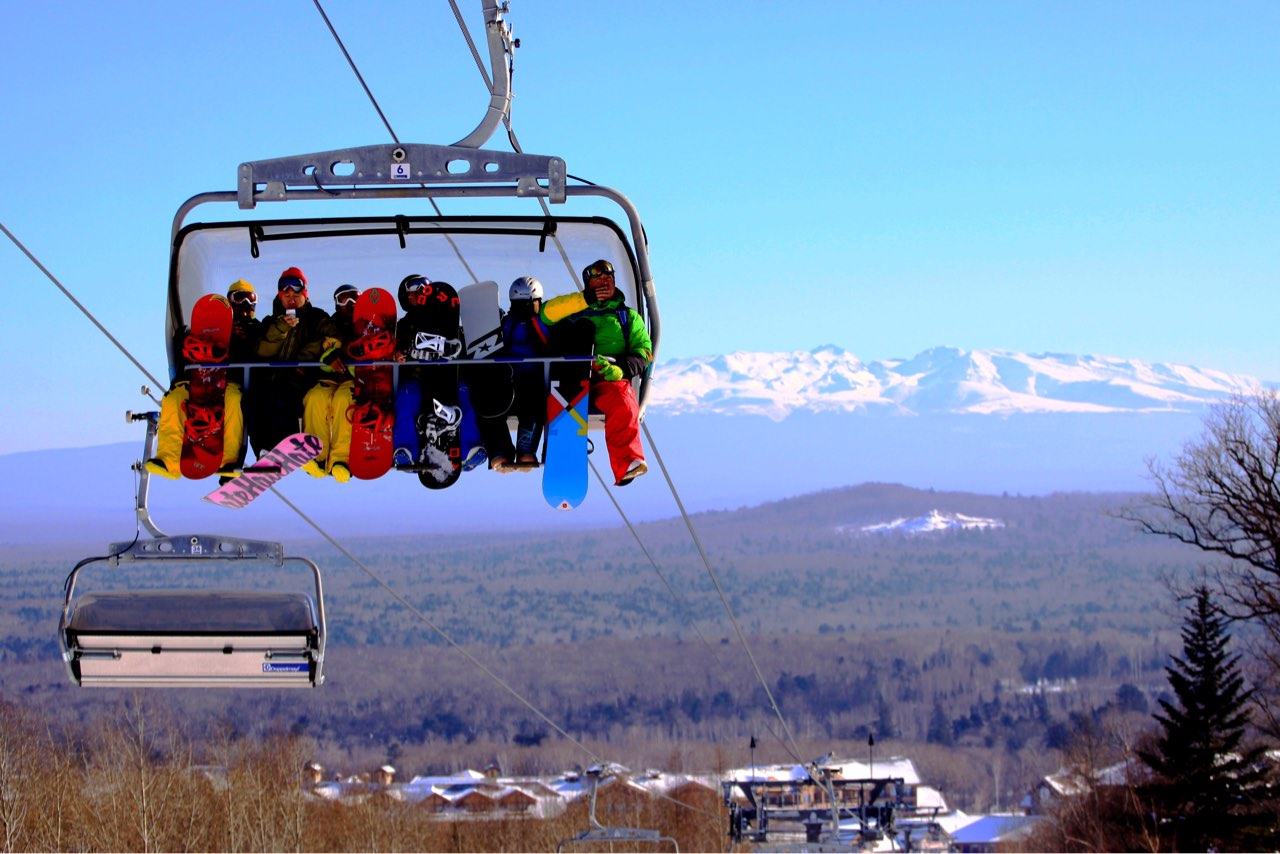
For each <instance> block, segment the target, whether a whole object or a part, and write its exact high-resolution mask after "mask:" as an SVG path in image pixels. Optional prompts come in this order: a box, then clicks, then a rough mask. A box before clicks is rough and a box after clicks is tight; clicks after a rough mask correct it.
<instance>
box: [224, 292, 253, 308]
mask: <svg viewBox="0 0 1280 854" xmlns="http://www.w3.org/2000/svg"><path fill="white" fill-rule="evenodd" d="M227 299H229V300H231V304H232V305H257V304H258V295H257V294H255V293H254V292H253V291H232V292H231V293H229V294H227Z"/></svg>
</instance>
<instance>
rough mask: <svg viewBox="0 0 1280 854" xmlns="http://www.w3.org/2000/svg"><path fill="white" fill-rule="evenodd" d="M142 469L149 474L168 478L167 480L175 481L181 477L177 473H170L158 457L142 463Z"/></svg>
mask: <svg viewBox="0 0 1280 854" xmlns="http://www.w3.org/2000/svg"><path fill="white" fill-rule="evenodd" d="M142 467H143V468H145V469H146V470H147V471H148V472H149V473H150V474H158V475H160V476H161V477H167V478H169V480H177V479H178V478H180V477H182V475H181V474H179V473H178V472H176V471H170V470H169V467H168V466H167V465H165V462H164V460H162V459H160V458H159V457H152V458H151V459H149V460H147V461H146V462H145V463H143V464H142Z"/></svg>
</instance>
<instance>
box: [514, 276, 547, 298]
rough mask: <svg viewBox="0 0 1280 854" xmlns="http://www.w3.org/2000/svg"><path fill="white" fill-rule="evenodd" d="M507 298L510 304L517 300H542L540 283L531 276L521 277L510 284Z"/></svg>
mask: <svg viewBox="0 0 1280 854" xmlns="http://www.w3.org/2000/svg"><path fill="white" fill-rule="evenodd" d="M508 296H509V297H510V298H511V301H512V302H515V301H516V300H518V299H542V282H539V281H538V280H537V279H535V278H534V277H533V276H521V277H520V278H518V279H516V280H515V281H514V282H512V283H511V291H510V292H509V293H508Z"/></svg>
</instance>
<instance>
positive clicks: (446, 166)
mask: <svg viewBox="0 0 1280 854" xmlns="http://www.w3.org/2000/svg"><path fill="white" fill-rule="evenodd" d="M566 177H567V169H566V166H565V162H564V160H562V159H561V158H559V157H547V156H544V155H538V154H517V153H515V152H509V151H491V150H486V149H478V148H468V147H463V146H455V145H426V144H422V143H390V144H386V145H366V146H359V147H356V148H340V149H335V150H333V151H321V152H317V153H314V154H302V155H295V156H292V157H277V158H273V159H268V160H254V161H250V162H248V163H241V164H240V169H239V174H238V181H237V189H236V193H237V202H238V204H239V205H240V208H241V209H242V210H252V209H253V208H254V207H255V206H256V205H257V203H258V202H265V201H284V200H285V199H288V198H296V196H294V195H293V193H292V192H291V191H293V190H303V189H305V190H311V191H315V190H321V191H325V192H327V193H330V194H333V195H335V196H346V197H348V198H350V197H351V195H352V194H351V193H350V192H349V190H350V189H362V188H364V189H367V188H373V187H397V186H398V187H399V188H400V189H403V190H407V191H408V192H405V193H403V195H405V196H418V197H425V196H434V195H437V194H438V192H439V185H458V184H514V185H515V187H514V191H511V190H507V191H506V192H504V193H503V195H508V196H516V197H526V196H528V197H545V198H547V199H549V200H550V201H551V202H552V203H555V204H558V203H562V202H564V199H565V182H566ZM406 184H412V185H414V186H412V187H406V186H405V185H406ZM344 189H347V190H348V192H343V190H344ZM360 197H362V196H357V198H360ZM363 198H368V197H367V196H364V197H363Z"/></svg>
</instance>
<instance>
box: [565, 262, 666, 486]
mask: <svg viewBox="0 0 1280 854" xmlns="http://www.w3.org/2000/svg"><path fill="white" fill-rule="evenodd" d="M582 283H583V290H582V292H581V293H572V294H565V295H564V296H559V297H555V298H554V299H551V300H548V301H547V302H546V303H544V304H543V306H542V311H541V313H540V317H541V319H542V321H543V322H544V323H546V324H547V325H548V326H549V327H554V325H555V324H556V323H560V322H564V321H570V320H572V321H578V320H587V321H589V322H590V323H591V326H592V327H593V329H594V335H593V337H594V343H595V353H596V358H595V361H594V362H593V363H592V365H591V404H592V405H593V406H595V407H596V408H597V409H599V410H600V411H601V412H602V413H604V440H605V445H606V446H608V448H609V465H610V468H612V470H613V476H614V479H615V480H614V483H615V485H617V486H626V485H627V484H629V483H631V481H633V480H635V479H636V478H637V477H640V476H641V475H643V474H645V473H646V472H648V471H649V467H648V466H647V465H646V464H645V461H644V449H643V448H642V447H641V444H640V423H639V418H640V404H639V401H637V400H636V392H635V389H634V388H632V387H631V378H632V377H636V376H640V375H642V374H643V373H644V372H645V371H646V370H648V367H649V363H650V362H651V361H653V342H652V341H650V339H649V332H648V330H647V329H645V326H644V321H642V320H641V319H640V315H639V314H638V313H636V311H635V309H632V308H629V307H628V306H627V305H626V303H625V301H624V298H623V294H622V291H620V290H618V287H617V284H616V282H615V280H614V271H613V264H611V263H609V262H608V261H605V260H600V261H596V262H595V263H593V264H590V265H588V266H587V267H586V268H585V269H584V270H583V271H582Z"/></svg>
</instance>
